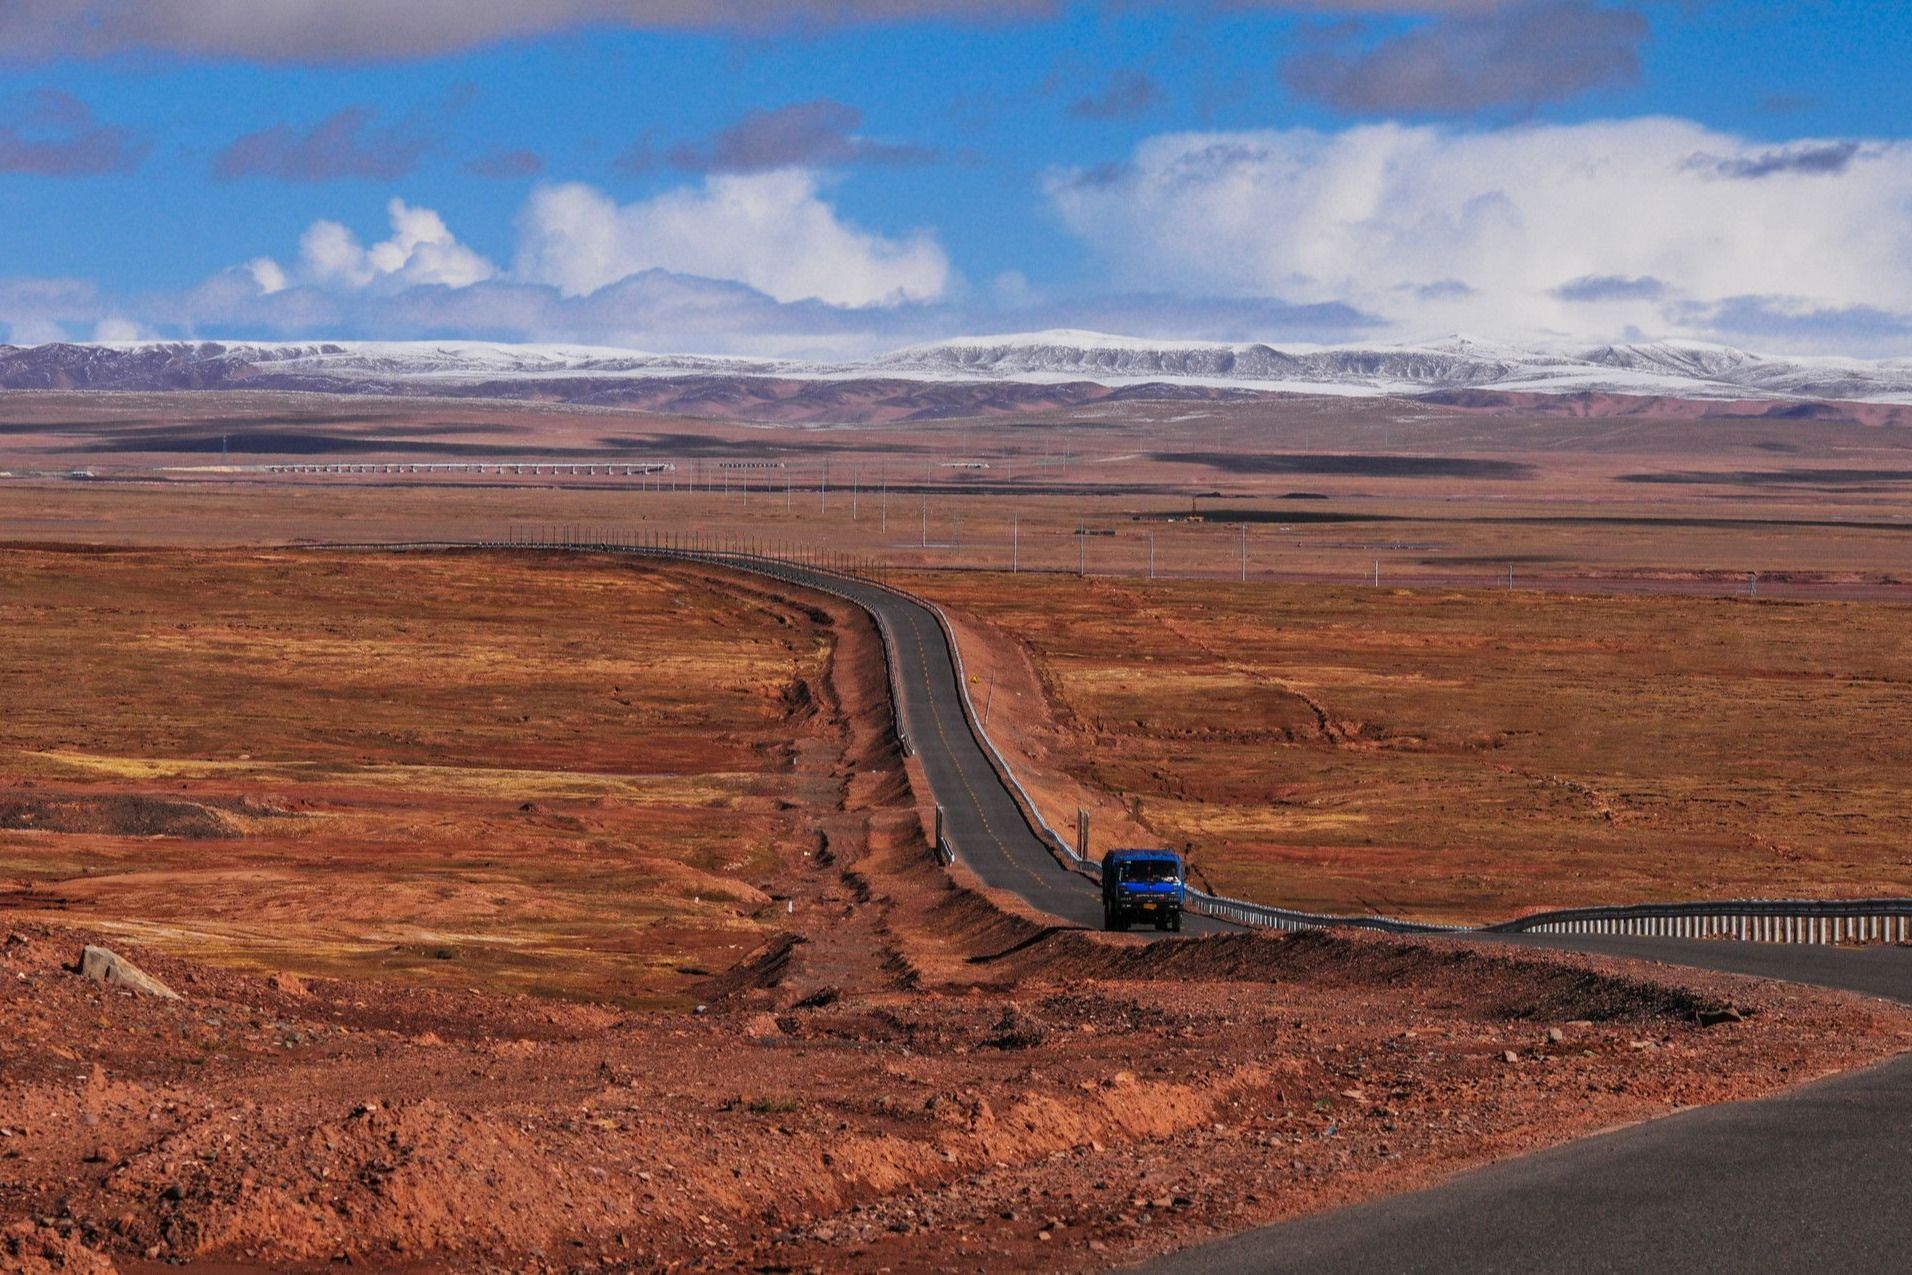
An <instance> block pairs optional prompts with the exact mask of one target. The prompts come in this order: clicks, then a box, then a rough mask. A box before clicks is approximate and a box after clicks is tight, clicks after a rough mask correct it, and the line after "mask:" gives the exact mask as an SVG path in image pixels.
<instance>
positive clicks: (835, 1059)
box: [0, 611, 1912, 1275]
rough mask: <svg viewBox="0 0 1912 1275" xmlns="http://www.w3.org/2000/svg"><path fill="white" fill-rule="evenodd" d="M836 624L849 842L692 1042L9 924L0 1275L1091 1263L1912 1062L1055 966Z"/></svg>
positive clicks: (1826, 1010)
mask: <svg viewBox="0 0 1912 1275" xmlns="http://www.w3.org/2000/svg"><path fill="white" fill-rule="evenodd" d="M825 614H826V615H828V616H829V618H830V620H831V622H832V624H833V627H835V628H836V631H837V633H838V641H837V643H836V645H835V646H834V647H833V649H832V652H831V657H830V661H829V668H828V686H829V691H828V693H827V694H824V695H821V696H819V701H818V702H819V704H821V705H823V706H825V712H826V713H827V720H828V721H830V722H831V723H833V724H834V725H833V730H832V733H831V734H830V735H829V736H828V738H829V740H830V741H831V742H830V745H829V746H830V749H831V752H832V756H833V757H834V762H833V764H832V766H831V773H832V774H834V775H835V776H837V777H838V779H839V782H840V785H841V789H840V791H841V798H840V809H839V810H838V811H836V812H835V813H832V814H823V815H821V816H819V818H818V827H817V833H818V838H817V840H816V842H815V847H814V852H813V853H812V854H811V855H808V856H798V857H796V858H794V859H793V860H791V861H789V862H787V863H786V864H785V865H784V867H783V868H782V870H781V871H780V872H779V874H778V875H777V876H776V877H775V878H774V879H773V881H772V885H773V886H774V887H775V891H776V892H777V893H779V894H780V895H783V896H784V897H785V898H786V899H787V901H788V910H787V911H785V912H784V913H783V914H782V917H781V919H780V920H779V922H778V924H777V925H776V926H775V927H774V928H773V930H772V932H771V934H770V935H769V936H768V937H767V938H766V939H765V941H764V942H762V943H761V945H760V946H759V948H758V949H757V950H756V952H755V953H753V954H752V956H751V958H750V959H749V960H747V961H745V962H744V963H742V964H741V965H739V966H737V967H735V968H733V969H730V970H728V971H724V972H721V973H716V974H713V975H712V976H711V977H709V978H707V979H705V980H703V981H702V982H701V983H700V984H699V985H698V987H697V992H698V994H699V995H700V996H701V997H702V998H703V1001H702V1003H703V1004H705V1005H706V1006H708V1010H707V1012H705V1013H702V1014H697V1013H693V1012H678V1013H668V1014H666V1013H640V1012H632V1011H629V1010H624V1009H619V1008H615V1007H612V1006H608V1005H604V1004H582V1003H572V1002H565V1001H558V1000H553V999H550V998H546V997H535V996H529V995H512V994H508V993H503V992H498V991H481V990H469V989H463V988H458V987H453V986H422V987H421V986H408V985H404V984H400V983H396V982H393V981H391V980H387V979H377V978H357V977H354V978H324V977H315V978H307V979H299V978H294V977H289V976H286V975H283V974H279V975H266V974H260V973H255V972H249V971H243V970H238V969H233V968H230V967H225V966H216V965H213V964H209V963H207V962H205V961H202V960H198V959H194V958H190V957H182V956H177V955H170V954H167V953H166V952H163V951H159V950H156V949H148V948H142V947H140V946H138V945H136V944H125V943H122V942H119V941H118V940H115V942H116V943H117V945H118V946H119V947H120V948H121V950H122V954H124V955H126V956H129V957H131V958H133V959H134V960H136V961H138V962H139V963H140V964H141V965H142V966H144V967H145V968H146V969H147V970H148V971H149V972H150V973H152V974H153V975H155V976H157V977H159V978H161V979H162V980H164V981H165V982H167V983H168V984H169V985H171V986H172V987H174V988H175V989H176V990H177V991H179V992H180V993H181V995H182V997H183V999H181V1000H178V1001H162V1000H148V999H138V998H135V997H133V996H132V995H130V994H128V993H125V992H121V991H117V990H110V989H107V988H103V987H101V986H98V985H96V984H93V983H90V982H87V981H85V980H83V979H81V978H80V977H78V976H77V975H76V974H74V973H73V972H72V971H71V968H70V966H71V965H72V964H73V962H74V961H75V959H76V958H77V956H78V953H79V949H80V947H81V946H82V945H83V944H84V943H86V942H92V941H98V939H99V937H100V936H99V935H98V933H97V931H94V930H90V929H88V928H86V927H84V926H75V925H73V924H71V923H70V922H60V921H53V920H40V919H35V920H25V919H22V920H19V921H16V922H15V923H14V924H13V925H12V927H11V929H10V931H8V932H6V933H4V934H0V1024H4V1026H5V1030H4V1031H0V1078H4V1081H5V1092H6V1094H7V1105H6V1108H5V1112H4V1114H3V1115H0V1126H4V1127H3V1128H0V1218H4V1219H6V1222H5V1226H6V1230H5V1232H4V1236H3V1237H0V1254H5V1255H6V1256H5V1259H4V1260H5V1261H7V1262H10V1263H12V1265H13V1266H14V1267H16V1268H19V1269H22V1270H62V1269H64V1270H104V1269H110V1268H117V1269H120V1270H125V1271H130V1272H145V1271H155V1272H156V1271H158V1270H161V1269H167V1268H170V1267H172V1266H173V1265H174V1264H180V1263H183V1264H185V1265H186V1266H188V1267H189V1268H198V1269H203V1270H206V1271H209V1272H220V1273H221V1275H229V1273H232V1272H255V1271H266V1270H272V1271H285V1270H291V1271H308V1270H311V1271H316V1270H318V1269H321V1268H325V1269H332V1268H335V1266H336V1265H337V1264H340V1263H350V1264H352V1265H354V1266H359V1267H369V1268H373V1269H388V1270H402V1271H412V1272H422V1271H454V1270H455V1271H473V1270H477V1271H488V1270H497V1271H507V1270H508V1271H522V1270H540V1271H582V1270H607V1269H608V1270H650V1269H663V1268H672V1269H749V1268H755V1269H831V1270H881V1269H889V1270H947V1269H973V1270H978V1271H983V1270H996V1269H1011V1268H1029V1267H1044V1268H1051V1269H1099V1268H1104V1267H1107V1266H1110V1265H1112V1264H1115V1263H1118V1262H1121V1261H1125V1260H1129V1259H1133V1258H1139V1257H1143V1256H1146V1255H1148V1254H1151V1253H1157V1252H1161V1251H1164V1250H1167V1249H1171V1248H1174V1247H1178V1246H1181V1245H1185V1244H1188V1243H1192V1242H1196V1241H1198V1240H1200V1239H1203V1238H1206V1237H1209V1236H1212V1235H1215V1234H1218V1233H1221V1232H1225V1231H1230V1230H1234V1229H1239V1228H1241V1227H1245V1226H1249V1225H1253V1224H1256V1223H1260V1222H1264V1221H1269V1220H1273V1219H1276V1218H1281V1217H1287V1216H1293V1215H1295V1214H1298V1213H1302V1212H1307V1211H1310V1210H1314V1209H1319V1208H1323V1207H1329V1206H1332V1205H1335V1204H1339V1203H1344V1202H1347V1201H1350V1200H1353V1199H1358V1198H1363V1197H1366V1196H1369V1195H1373V1194H1376V1193H1380V1192H1383V1191H1389V1190H1398V1189H1402V1188H1405V1187H1410V1186H1413V1185H1415V1184H1418V1183H1422V1182H1426V1181H1428V1180H1431V1179H1433V1178H1435V1177H1438V1176H1440V1175H1442V1174H1445V1173H1447V1172H1450V1171H1452V1170H1454V1169H1456V1168H1459V1167H1463V1166H1465V1165H1469V1164H1475V1163H1479V1162H1481V1161H1482V1160H1484V1159H1489V1158H1494V1157H1499V1156H1503V1155H1508V1154H1512V1153H1515V1152H1518V1151H1521V1150H1524V1149H1527V1148H1530V1147H1535V1146H1540V1145H1545V1144H1548V1143H1552V1142H1557V1141H1560V1140H1562V1139H1564V1138H1567V1137H1571V1136H1573V1135H1575V1134H1578V1133H1584V1132H1588V1131H1591V1130H1594V1129H1599V1128H1605V1127H1610V1126H1613V1125H1616V1124H1621V1123H1626V1122H1630V1121H1635V1120H1639V1119H1644V1118H1649V1117H1651V1116H1654V1115H1658V1114H1661V1113H1664V1112H1667V1111H1670V1110H1675V1109H1678V1108H1681V1107H1684V1106H1689V1105H1692V1104H1695V1103H1700V1102H1710V1101H1718V1100H1722V1099H1727V1098H1734V1097H1743V1096H1748V1095H1751V1094H1757V1093H1765V1092H1770V1091H1772V1090H1774V1089H1776V1088H1779V1087H1783V1086H1785V1085H1788V1084H1793V1083H1797V1082H1800V1081H1803V1080H1806V1079H1810V1078H1812V1077H1815V1076H1818V1075H1821V1074H1824V1073H1826V1072H1828V1071H1831V1070H1835V1069H1840V1068H1845V1067H1850V1066H1854V1065H1858V1064H1861V1063H1864V1062H1868V1061H1871V1060H1873V1059H1877V1058H1880V1057H1883V1056H1886V1055H1888V1054H1890V1053H1893V1052H1896V1051H1898V1050H1900V1049H1903V1048H1905V1047H1906V1046H1907V1045H1908V1043H1912V1017H1909V1016H1907V1015H1905V1014H1903V1013H1901V1012H1899V1011H1897V1010H1894V1009H1891V1008H1888V1007H1885V1006H1882V1005H1879V1004H1876V1003H1871V1002H1862V1001H1859V1000H1856V999H1853V998H1847V997H1840V996H1836V995H1831V994H1823V993H1816V992H1810V991H1806V990H1803V989H1798V988H1789V987H1776V986H1765V985H1760V984H1757V983H1754V982H1751V981H1747V980H1737V979H1731V978H1725V977H1707V976H1701V975H1695V974H1692V973H1690V972H1684V971H1681V972H1672V971H1666V970H1655V969H1637V968H1627V967H1623V966H1620V965H1617V964H1614V963H1609V962H1600V961H1594V960H1589V959H1584V958H1574V957H1566V956H1559V955H1551V954H1539V953H1510V952H1507V951H1505V950H1497V949H1491V948H1480V949H1476V948H1472V947H1469V946H1466V945H1463V944H1456V943H1438V942H1415V941H1403V940H1396V939H1389V938H1382V937H1378V936H1360V935H1355V936H1335V935H1324V934H1315V935H1305V936H1299V937H1293V938H1280V937H1263V936H1242V937H1237V938H1222V939H1216V940H1210V941H1205V942H1190V943H1181V944H1175V945H1173V946H1163V947H1149V946H1147V945H1145V944H1143V943H1142V942H1141V941H1140V940H1138V939H1135V938H1133V937H1130V936H1104V935H1099V934H1087V933H1080V932H1075V933H1069V932H1063V933H1055V932H1047V933H1045V931H1044V929H1043V927H1042V925H1041V923H1040V921H1039V920H1038V919H1037V918H1034V917H1031V916H1029V915H1028V914H1026V913H1025V912H1024V911H1023V910H1022V909H1021V908H1020V907H1019V906H1018V905H1016V904H1014V903H1013V902H1011V901H1005V900H1001V899H992V898H989V897H986V896H985V894H983V893H981V892H979V891H977V890H975V889H973V888H969V887H968V885H967V884H966V883H965V874H964V873H962V872H961V870H960V869H959V870H958V871H957V872H956V873H955V874H954V875H953V876H952V875H951V874H947V873H945V872H944V871H943V870H942V869H941V868H939V867H937V866H936V865H935V864H934V862H933V860H932V859H931V858H930V856H929V855H928V854H927V851H926V848H925V844H924V839H923V833H922V811H921V810H920V809H919V807H918V805H917V802H916V798H915V796H914V795H913V794H912V793H911V792H910V790H909V789H908V788H907V787H906V786H905V782H904V781H905V778H906V776H907V774H908V772H907V770H906V769H905V767H904V766H903V764H902V763H901V762H900V761H899V759H898V758H897V756H896V754H895V751H894V749H893V748H891V747H890V746H889V745H888V743H887V734H886V730H885V723H884V716H883V713H882V710H881V703H882V695H883V675H882V669H881V662H880V654H879V650H878V646H877V644H876V641H875V638H874V635H873V634H872V633H871V631H870V629H869V628H868V626H867V625H866V624H861V623H853V622H851V619H850V617H848V616H846V615H843V614H841V613H830V612H827V611H826V612H825ZM1728 1005H1730V1006H1732V1007H1734V1008H1735V1009H1736V1011H1737V1014H1736V1018H1737V1021H1731V1022H1725V1023H1721V1024H1720V1025H1716V1026H1711V1027H1703V1026H1701V1025H1700V1023H1699V1017H1700V1013H1701V1011H1706V1010H1718V1009H1721V1008H1723V1007H1725V1006H1728ZM108 1263H110V1264H111V1267H109V1266H108V1265H107V1264H108Z"/></svg>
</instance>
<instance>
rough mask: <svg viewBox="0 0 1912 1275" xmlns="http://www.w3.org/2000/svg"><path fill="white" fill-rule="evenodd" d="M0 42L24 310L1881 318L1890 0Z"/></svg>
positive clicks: (1550, 330) (1896, 283) (759, 321)
mask: <svg viewBox="0 0 1912 1275" xmlns="http://www.w3.org/2000/svg"><path fill="white" fill-rule="evenodd" d="M401 10H403V11H405V12H407V13H408V14H409V17H398V18H394V16H393V14H394V13H397V12H399V11H401ZM0 48H4V49H6V50H7V51H8V53H7V55H6V57H5V60H4V61H0V208H4V210H5V211H4V214H0V216H3V220H0V227H4V230H5V232H6V233H5V234H4V235H0V335H7V334H10V336H11V339H12V340H13V341H15V342H26V341H34V340H44V339H55V338H81V339H84V338H87V337H93V336H98V337H102V338H127V337H134V336H140V337H147V336H166V337H176V336H202V337H228V338H233V337H274V338H278V337H286V338H298V337H321V336H335V337H354V336H370V337H387V338H399V337H433V338H438V337H451V336H472V337H486V338H498V339H513V340H566V341H585V340H590V341H602V342H606V343H616V344H644V345H648V346H651V347H653V348H681V349H735V350H748V351H752V352H776V353H803V354H814V353H828V352H831V351H850V350H858V349H870V348H878V347H881V346H884V345H888V344H896V343H901V342H903V341H907V340H916V339H925V338H929V337H934V336H937V335H947V334H952V333H954V332H956V331H958V330H977V329H982V328H997V329H1004V328H1026V327H1034V326H1059V325H1070V326H1092V327H1101V328H1115V329H1118V330H1123V331H1129V332H1135V333H1138V334H1147V335H1157V336H1170V335H1186V336H1192V337H1228V338H1235V339H1273V340H1288V341H1300V340H1346V339H1357V338H1359V339H1414V338H1417V337H1423V336H1431V335H1435V334H1438V333H1442V332H1447V331H1454V330H1468V331H1473V332H1480V333H1483V334H1485V335H1489V336H1495V337H1501V338H1505V339H1510V340H1568V341H1571V340H1604V339H1639V338H1654V337H1662V336H1682V337H1696V338H1703V339H1716V340H1730V341H1738V342H1741V343H1745V344H1752V345H1756V346H1762V347H1784V348H1788V349H1800V350H1828V351H1851V352H1855V353H1880V352H1886V353H1900V352H1905V351H1906V350H1907V348H1908V347H1909V346H1912V335H1909V334H1912V320H1909V319H1908V318H1907V316H1908V314H1912V295H1908V291H1909V290H1912V149H1908V147H1907V146H1906V145H1905V143H1904V142H1903V140H1902V139H1903V138H1904V135H1905V132H1906V130H1907V127H1908V125H1907V122H1908V121H1912V77H1907V76H1906V75H1905V74H1904V68H1905V53H1906V50H1907V49H1912V16H1908V15H1907V12H1906V10H1905V9H1904V8H1903V7H1902V6H1898V5H1887V4H1860V3H1832V4H1811V5H1807V4H1788V3H1775V2H1772V0H1764V2H1759V0H1736V2H1730V3H1710V4H1709V3H1701V2H1698V0H1692V2H1687V3H1678V4H1628V3H1621V2H1618V0H1614V2H1608V0H1538V2H1524V0H1515V2H1513V3H1497V2H1496V0H1459V2H1457V3H1445V4H1443V3H1425V4H1422V3H1415V0H1368V2H1367V3H1361V2H1359V0H1357V2H1355V3H1346V4H1344V3H1335V2H1333V0H1317V2H1315V3H1292V4H1284V3H1278V2H1272V0H1215V2H1213V3H1210V2H1207V0H1154V2H1151V0H1120V2H1118V0H1107V2H1105V3H1066V2H1065V0H1054V2H1053V3H1051V2H1050V0H751V3H744V2H743V0H547V2H546V3H537V2H535V0H516V2H514V3H506V2H505V0H418V3H416V4H414V5H411V6H398V5H393V4H390V3H384V2H380V3H374V2H373V0H329V3H321V2H320V0H138V2H137V3H135V0H15V2H14V3H13V4H12V5H11V6H10V7H8V6H0ZM1569 160H1570V161H1571V162H1569ZM396 201H402V204H401V203H399V202H396ZM326 223H334V224H333V225H330V226H327V225H326ZM401 223H402V226H401ZM315 225H317V226H319V227H321V228H322V229H320V230H319V231H316V232H315V231H314V227H315ZM381 245H382V246H381Z"/></svg>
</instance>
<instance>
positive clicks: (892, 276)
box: [515, 170, 950, 306]
mask: <svg viewBox="0 0 1912 1275" xmlns="http://www.w3.org/2000/svg"><path fill="white" fill-rule="evenodd" d="M650 269H662V270H670V271H674V272H678V273H682V274H692V275H701V276H705V277H709V278H714V279H731V280H736V281H738V282H741V283H745V284H748V285H749V286H751V287H752V288H755V289H757V290H758V291H760V292H763V293H765V294H767V295H769V296H771V297H774V298H776V299H777V300H779V301H803V300H811V299H815V300H819V301H825V302H828V303H830V304H832V305H839V306H871V305H890V304H896V303H900V302H907V301H926V300H933V299H935V298H937V297H940V296H942V295H943V294H944V292H945V291H946V290H947V289H948V288H949V286H950V267H949V259H948V258H947V257H946V256H945V255H944V253H943V250H942V248H941V247H940V246H939V245H938V244H937V242H936V241H935V239H934V238H933V237H932V236H930V235H929V234H927V233H923V232H918V233H914V234H910V235H905V236H903V237H900V238H889V237H886V236H883V235H879V234H875V233H873V232H871V231H867V230H864V229H861V228H860V227H857V226H854V225H852V224H850V223H849V222H846V221H844V220H843V219H842V218H841V217H840V216H838V214H837V211H836V209H835V208H834V207H833V206H832V205H830V204H829V203H827V202H825V201H824V200H823V199H821V198H820V197H819V196H818V189H817V178H816V177H815V176H814V175H812V174H810V173H807V172H803V171H800V170H784V171H778V172H770V173H754V174H747V175H727V176H713V177H710V178H708V179H707V180H705V181H704V182H703V184H701V185H699V186H687V187H681V188H678V189H676V190H670V191H666V192H664V193H663V194H660V195H658V196H656V197H655V198H653V199H649V200H646V201H643V202H640V203H635V204H622V205H620V204H618V203H617V202H615V201H614V200H612V199H611V198H610V196H608V195H606V194H604V193H603V192H602V191H599V190H596V189H594V188H593V187H590V186H586V185H582V184H575V183H574V184H569V185H561V186H545V187H541V188H540V189H538V190H537V191H535V192H534V193H533V194H532V196H531V202H530V203H529V204H528V205H527V206H526V208H525V212H524V216H523V219H522V222H521V226H520V239H519V249H518V259H517V267H516V271H515V273H516V275H517V277H518V278H519V279H520V280H522V281H524V282H527V283H547V284H552V285H554V286H556V287H557V288H558V289H560V290H561V291H562V292H564V293H565V294H566V295H569V296H580V295H584V294H586V293H590V292H595V291H596V290H597V289H599V288H602V287H605V286H607V285H609V284H612V283H615V282H617V281H618V280H619V279H623V278H625V277H627V276H629V275H633V274H637V273H638V272H640V271H643V270H650Z"/></svg>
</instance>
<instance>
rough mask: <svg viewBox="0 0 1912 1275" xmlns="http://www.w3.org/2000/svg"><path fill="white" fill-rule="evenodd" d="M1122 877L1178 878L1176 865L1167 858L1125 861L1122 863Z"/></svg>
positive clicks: (1130, 878)
mask: <svg viewBox="0 0 1912 1275" xmlns="http://www.w3.org/2000/svg"><path fill="white" fill-rule="evenodd" d="M1121 879H1122V880H1124V881H1173V880H1175V879H1176V876H1175V865H1174V864H1173V863H1170V862H1169V861H1168V860H1166V859H1156V860H1147V859H1145V860H1143V861H1142V862H1140V863H1125V864H1123V865H1122V877H1121Z"/></svg>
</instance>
